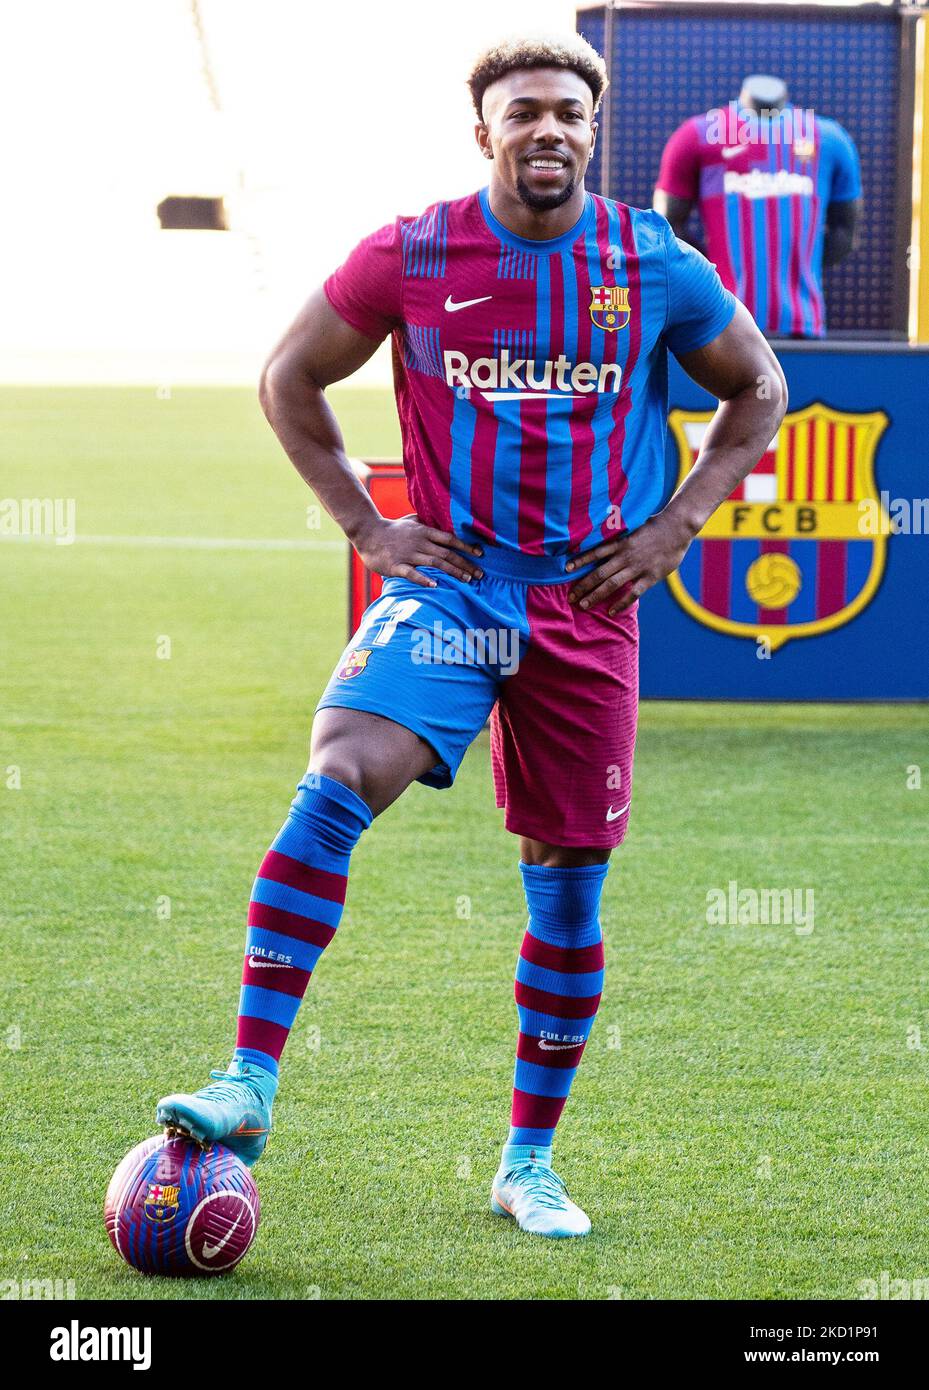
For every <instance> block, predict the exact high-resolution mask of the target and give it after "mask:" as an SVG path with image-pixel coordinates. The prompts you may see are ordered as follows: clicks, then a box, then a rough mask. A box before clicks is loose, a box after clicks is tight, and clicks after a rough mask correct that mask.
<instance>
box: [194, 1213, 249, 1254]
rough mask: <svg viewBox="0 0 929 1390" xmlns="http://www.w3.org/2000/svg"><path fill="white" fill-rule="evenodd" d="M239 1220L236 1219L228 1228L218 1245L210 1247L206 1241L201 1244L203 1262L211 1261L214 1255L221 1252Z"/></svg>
mask: <svg viewBox="0 0 929 1390" xmlns="http://www.w3.org/2000/svg"><path fill="white" fill-rule="evenodd" d="M240 1219H241V1218H240V1217H238V1216H237V1217H236V1219H235V1221H234V1222H233V1223H232V1225H231V1226H230V1227H229V1230H228V1231H227V1232H226V1234H225V1235H224V1236H223V1238H222V1240H221V1241H220V1242H219V1244H218V1245H210V1244H209V1243H208V1242H207V1241H204V1242H203V1258H204V1259H205V1260H212V1258H213V1256H214V1255H218V1254H219V1252H220V1250H222V1248H223V1246H224V1245H225V1244H226V1242H227V1241H228V1240H229V1238H230V1236H232V1235H233V1234H234V1232H235V1228H236V1226H238V1224H239V1221H240Z"/></svg>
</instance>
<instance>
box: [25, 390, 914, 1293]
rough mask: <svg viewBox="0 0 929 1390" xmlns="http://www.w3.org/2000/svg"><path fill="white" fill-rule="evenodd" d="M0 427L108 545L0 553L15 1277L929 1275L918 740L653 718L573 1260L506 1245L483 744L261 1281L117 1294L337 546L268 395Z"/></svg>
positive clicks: (398, 836) (376, 937) (342, 1071)
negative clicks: (742, 904)
mask: <svg viewBox="0 0 929 1390" xmlns="http://www.w3.org/2000/svg"><path fill="white" fill-rule="evenodd" d="M332 395H333V399H334V402H335V404H336V408H337V411H338V414H339V416H340V419H341V420H342V421H343V424H344V427H345V430H346V436H347V442H348V446H349V450H350V452H353V453H356V454H364V453H365V452H369V453H376V454H385V453H391V452H395V451H396V449H397V434H396V425H395V422H394V419H393V415H392V409H391V402H390V399H389V397H388V396H387V395H386V393H376V392H375V393H364V392H349V391H344V392H342V393H338V392H333V393H332ZM0 406H2V417H3V422H2V431H3V438H4V449H5V456H6V457H5V464H4V469H3V483H2V485H0V493H2V494H3V495H4V496H8V497H17V498H18V497H35V496H42V497H73V498H75V500H76V504H77V525H78V532H79V536H83V537H88V538H93V537H96V538H97V539H95V540H94V539H87V540H83V541H82V540H81V539H79V540H78V542H77V543H76V544H75V545H72V546H67V545H63V546H57V545H54V544H50V543H48V542H47V541H37V540H34V541H30V542H15V541H8V542H4V543H2V544H0V591H2V593H3V596H4V599H3V624H2V628H3V639H4V641H3V646H4V657H3V661H2V663H0V704H2V709H3V711H4V720H3V735H2V757H0V798H2V800H0V806H2V817H0V859H2V863H3V879H4V886H3V891H2V900H0V909H2V919H3V943H4V944H3V954H4V962H5V976H6V980H5V988H4V991H3V1013H2V1018H0V1025H2V1026H0V1042H2V1043H4V1044H5V1045H4V1047H3V1049H2V1053H0V1058H2V1074H3V1112H2V1133H3V1140H4V1150H5V1157H4V1161H3V1168H2V1205H3V1211H4V1216H3V1221H2V1223H0V1246H2V1254H0V1280H3V1281H9V1280H14V1281H17V1280H23V1279H61V1280H65V1281H67V1280H73V1281H74V1290H75V1293H76V1295H77V1297H78V1298H90V1297H111V1298H124V1299H134V1298H166V1299H172V1298H175V1299H176V1298H182V1299H191V1298H200V1299H206V1300H209V1299H216V1298H219V1299H226V1298H243V1299H244V1298H256V1297H266V1298H285V1299H304V1298H313V1297H322V1298H365V1297H382V1298H383V1297H397V1298H488V1297H505V1298H511V1297H512V1298H533V1299H535V1298H542V1299H546V1298H578V1297H580V1298H582V1299H604V1298H610V1297H614V1298H616V1297H622V1298H669V1297H684V1298H707V1297H708V1298H716V1297H735V1298H798V1297H811V1298H825V1297H829V1298H855V1297H857V1296H858V1292H859V1281H861V1280H864V1279H868V1278H874V1279H879V1278H880V1275H881V1272H882V1271H884V1270H887V1271H889V1275H890V1277H891V1278H903V1279H916V1278H925V1277H926V1276H929V1233H927V1223H926V1213H927V1206H929V1159H927V1139H926V1136H927V1133H929V1084H927V1083H929V1078H927V1068H929V1061H927V1059H929V993H927V969H926V923H927V920H929V886H927V876H926V857H927V838H929V837H927V798H929V757H927V746H929V740H927V713H926V710H925V709H920V708H914V707H883V708H879V707H851V708H849V707H824V706H817V707H811V706H804V707H798V708H789V707H786V706H783V705H782V706H771V707H763V706H759V707H749V706H741V705H729V706H727V705H699V704H665V705H656V704H650V705H646V706H645V707H644V708H643V711H642V718H641V729H640V741H639V751H638V758H637V780H636V801H635V810H634V816H633V820H632V825H631V831H630V836H629V839H628V842H627V844H626V846H625V847H624V848H623V849H622V850H621V851H620V852H619V853H617V854H616V855H615V856H614V859H613V868H612V872H611V874H610V877H609V879H608V880H607V885H606V889H605V893H604V911H603V921H604V928H605V934H606V942H607V950H606V955H607V974H606V990H605V995H604V1000H603V1005H602V1009H601V1014H600V1017H599V1019H598V1022H597V1024H596V1027H595V1029H594V1033H593V1037H592V1040H591V1043H590V1046H589V1047H588V1049H587V1053H586V1056H585V1058H584V1062H583V1064H582V1066H581V1069H580V1072H579V1074H578V1079H577V1082H576V1085H575V1089H574V1094H573V1095H572V1097H571V1100H570V1102H569V1104H568V1107H567V1110H566V1112H565V1116H564V1119H563V1121H562V1124H561V1126H560V1128H559V1133H558V1142H557V1148H556V1156H557V1160H558V1165H559V1168H560V1170H561V1171H562V1173H563V1174H564V1176H565V1177H566V1179H567V1181H568V1183H569V1186H570V1189H571V1192H572V1195H573V1196H575V1198H576V1199H577V1200H578V1201H580V1202H581V1203H582V1205H583V1206H584V1207H585V1208H586V1209H587V1211H588V1212H589V1213H590V1215H591V1217H592V1220H593V1224H594V1229H593V1234H592V1235H591V1236H590V1237H589V1238H588V1239H587V1240H584V1241H573V1242H552V1243H545V1242H543V1241H540V1240H538V1239H535V1238H533V1237H530V1236H524V1235H522V1234H521V1233H520V1232H518V1231H517V1230H515V1229H514V1227H513V1226H512V1224H511V1223H508V1222H503V1221H501V1220H499V1219H497V1218H495V1217H493V1216H492V1215H491V1213H490V1211H489V1209H488V1187H489V1182H490V1178H491V1176H492V1173H493V1171H494V1168H495V1164H496V1158H497V1149H498V1145H499V1143H500V1141H501V1139H502V1138H503V1137H504V1135H505V1133H506V1128H507V1120H508V1107H509V1093H510V1084H511V1074H512V1060H513V1045H514V1041H515V1034H516V1011H515V1006H514V1003H513V998H512V976H513V967H514V963H515V958H516V954H517V950H518V944H519V940H520V936H521V933H522V929H523V926H524V922H525V912H524V905H523V899H522V890H521V885H520V880H519V875H518V872H517V867H516V865H517V860H518V847H517V842H516V840H515V839H513V838H512V837H511V836H509V835H507V834H506V832H505V831H504V829H503V826H502V815H501V813H500V812H498V811H497V810H496V809H495V807H494V804H493V796H492V791H491V782H490V769H489V759H488V747H487V741H486V735H485V736H482V737H481V738H479V739H478V740H477V742H476V743H475V745H474V746H473V748H472V749H471V751H470V752H469V754H468V757H467V758H466V760H465V763H464V766H463V768H462V771H461V774H460V776H459V779H458V782H457V784H456V786H455V787H454V788H453V789H452V790H451V791H447V792H436V791H432V790H430V789H427V788H425V787H422V786H418V785H417V786H414V787H413V788H411V789H410V791H409V792H407V794H406V795H405V796H404V797H402V798H401V800H400V801H399V802H398V803H397V804H396V805H395V806H393V807H392V808H391V809H390V810H389V811H388V812H387V813H386V814H385V815H384V816H383V817H382V818H381V819H379V820H378V821H377V822H376V823H375V825H374V827H373V828H372V830H371V831H370V832H368V833H367V834H366V835H365V836H364V837H363V839H362V841H361V843H360V845H359V847H358V850H357V851H356V854H355V857H354V859H353V866H352V877H351V882H350V887H349V897H348V905H347V911H346V914H345V918H344V920H343V924H342V926H341V928H340V931H339V933H338V935H337V937H336V940H335V942H334V943H333V945H332V947H331V948H330V949H329V951H328V952H327V953H326V955H325V956H324V958H323V960H322V961H321V963H320V967H319V970H318V973H317V976H316V977H315V978H314V980H313V982H312V984H311V987H310V992H309V995H308V999H307V1003H306V1005H305V1006H304V1008H303V1010H302V1012H301V1014H300V1016H299V1018H298V1021H297V1024H296V1027H295V1029H294V1033H293V1036H292V1038H291V1041H290V1044H289V1047H288V1050H287V1052H286V1053H285V1057H284V1069H283V1084H282V1090H281V1096H280V1100H279V1103H278V1105H277V1108H276V1129H275V1134H274V1136H273V1138H272V1141H271V1143H270V1145H269V1149H268V1152H267V1155H266V1157H265V1158H264V1159H263V1160H262V1162H261V1163H260V1164H259V1165H258V1167H257V1168H256V1170H255V1173H256V1178H257V1181H258V1185H259V1188H260V1191H261V1197H262V1202H263V1216H262V1223H261V1227H260V1230H259V1233H258V1237H257V1240H256V1242H255V1245H254V1246H253V1248H252V1250H251V1252H250V1253H249V1255H248V1256H247V1258H246V1260H245V1262H244V1263H243V1264H242V1265H241V1266H240V1268H239V1269H238V1271H236V1273H235V1274H233V1275H232V1276H230V1277H228V1278H226V1279H222V1280H216V1281H204V1282H187V1281H183V1282H172V1281H158V1280H154V1279H146V1278H143V1277H142V1276H140V1275H138V1274H136V1273H135V1272H133V1271H132V1270H130V1269H129V1268H128V1267H126V1266H124V1265H123V1264H122V1262H121V1261H120V1260H119V1259H118V1258H117V1257H116V1255H115V1253H114V1252H113V1251H112V1249H111V1248H110V1246H109V1243H108V1242H107V1239H106V1235H105V1232H104V1229H103V1222H102V1216H101V1203H102V1198H103V1193H104V1190H105V1187H106V1184H107V1181H108V1179H109V1176H110V1173H111V1171H112V1169H113V1168H114V1167H115V1165H116V1163H117V1161H118V1160H119V1159H120V1158H121V1157H122V1155H123V1153H124V1152H125V1151H126V1150H127V1149H128V1148H129V1147H130V1146H131V1145H133V1144H135V1143H137V1142H138V1141H139V1140H140V1139H142V1138H144V1137H145V1136H146V1135H148V1134H150V1133H153V1132H154V1128H155V1127H154V1123H153V1107H154V1104H155V1100H156V1099H157V1097H158V1096H159V1095H161V1094H162V1093H163V1092H165V1091H168V1090H173V1089H175V1088H184V1087H189V1088H194V1087H196V1086H198V1085H201V1084H202V1083H203V1081H204V1080H205V1078H206V1074H207V1071H208V1069H209V1068H210V1067H211V1066H216V1065H222V1064H224V1063H225V1061H226V1060H227V1059H228V1056H229V1053H230V1048H231V1042H232V1038H233V1027H234V1015H235V1005H236V999H237V995H238V988H239V985H238V979H239V972H240V961H241V952H242V944H243V930H244V928H243V923H244V917H245V906H246V902H247V899H248V895H249V889H250V886H251V882H252V878H253V875H254V872H255V869H256V866H257V864H258V862H259V860H260V857H261V855H262V854H263V852H264V850H265V848H266V847H267V845H268V843H269V841H270V840H271V838H272V837H273V835H274V834H275V833H276V831H277V829H278V827H279V825H280V823H281V821H282V819H283V817H284V814H285V813H286V809H287V805H288V802H289V799H290V797H291V795H292V790H293V787H294V785H295V783H296V782H297V780H298V779H299V777H300V775H301V773H302V771H303V769H304V767H305V762H306V749H307V739H308V733H309V727H310V719H311V714H312V710H313V707H314V704H315V701H316V698H317V697H318V694H319V692H320V691H321V689H322V686H323V684H324V683H325V681H326V679H327V678H328V675H329V673H330V671H331V669H332V666H333V663H334V661H335V658H336V657H337V655H338V654H339V652H340V651H341V648H342V646H343V644H344V640H345V608H346V603H345V573H346V563H345V552H344V547H343V546H341V545H339V544H337V542H338V539H339V537H338V533H337V531H336V530H335V528H334V527H333V526H332V524H331V523H330V522H329V520H328V518H327V517H325V515H324V516H323V524H322V526H321V527H320V528H319V529H317V530H308V529H307V525H306V523H307V512H306V508H307V506H308V505H311V504H312V503H313V498H312V496H311V495H310V494H308V493H307V492H306V490H305V489H304V487H303V485H302V484H301V483H300V481H299V479H298V478H297V477H296V475H295V474H293V473H292V471H291V468H290V465H289V464H288V462H287V460H286V459H285V457H284V456H283V454H282V453H281V451H280V450H279V448H278V446H277V444H276V442H275V441H274V439H273V437H272V435H271V433H270V431H269V430H268V429H267V426H266V425H265V423H264V421H263V419H262V418H261V416H260V412H259V410H258V407H257V403H256V400H255V397H254V393H253V392H248V391H231V390H230V391H221V390H203V391H201V390H182V389H176V390H174V391H173V392H172V393H171V395H170V398H169V399H159V398H158V396H157V395H156V393H155V391H154V390H128V389H125V390H116V389H114V390H109V389H106V390H104V389H99V390H54V391H45V390H39V389H22V390H10V389H8V390H4V391H3V392H2V393H0ZM107 537H110V538H112V537H125V538H131V537H197V538H214V539H219V538H230V537H238V538H284V539H287V538H290V539H293V540H307V539H311V540H316V541H319V542H323V544H322V545H320V546H319V547H318V548H316V549H311V550H306V549H304V550H275V549H233V548H206V547H203V546H200V547H193V546H185V545H178V546H177V547H175V548H166V547H156V546H151V545H139V544H131V543H129V541H128V540H127V541H116V542H114V541H112V540H109V541H106V540H105V539H100V538H107ZM164 637H168V638H170V658H169V659H163V658H162V657H159V655H158V650H159V647H158V643H159V639H161V638H164ZM164 649H165V648H164V644H162V648H161V650H162V651H164ZM913 764H917V765H921V766H922V775H923V778H924V779H925V780H926V781H927V785H926V786H925V787H924V789H923V790H921V791H919V790H910V789H908V788H907V785H906V783H907V771H906V770H907V767H909V766H911V765H913ZM10 769H18V770H19V771H18V775H17V773H16V772H15V771H14V772H11V771H10ZM17 781H19V782H20V783H21V785H19V786H18V787H17V786H16V785H15V784H16V782H17ZM11 783H12V785H11ZM730 880H736V881H737V882H738V883H739V884H740V885H741V886H754V887H759V888H760V887H766V886H776V887H796V888H804V889H805V888H812V889H813V890H814V892H815V926H814V930H813V931H812V932H811V933H809V934H799V933H798V932H797V931H795V930H794V929H793V928H792V927H790V926H741V927H740V926H729V927H724V926H714V925H709V924H708V923H707V921H706V895H707V891H708V890H709V889H711V888H714V887H725V886H726V885H727V883H728V882H729V881H730ZM168 908H170V916H167V915H166V913H167V910H168ZM468 911H470V915H467V913H468Z"/></svg>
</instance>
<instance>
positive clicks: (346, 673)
mask: <svg viewBox="0 0 929 1390" xmlns="http://www.w3.org/2000/svg"><path fill="white" fill-rule="evenodd" d="M371 650H372V649H371V648H370V647H355V648H353V650H352V651H350V652H349V653H348V655H347V656H346V658H345V660H344V661H343V662H342V665H341V666H340V667H339V669H338V671H337V672H336V675H337V676H338V678H339V680H340V681H347V680H350V679H351V677H352V676H359V675H361V672H362V671H363V670H364V668H365V667H366V666H367V664H368V657H369V656H370V655H371Z"/></svg>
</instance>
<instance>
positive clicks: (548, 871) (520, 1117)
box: [503, 863, 609, 1165]
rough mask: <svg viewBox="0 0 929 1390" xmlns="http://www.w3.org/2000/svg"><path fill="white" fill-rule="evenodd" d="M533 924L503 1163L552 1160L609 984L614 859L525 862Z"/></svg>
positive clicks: (522, 969)
mask: <svg viewBox="0 0 929 1390" xmlns="http://www.w3.org/2000/svg"><path fill="white" fill-rule="evenodd" d="M519 868H520V872H521V874H522V876H523V886H524V888H525V890H526V901H527V903H528V905H529V924H528V927H527V930H526V935H525V937H524V938H523V944H522V948H521V949H520V953H519V961H518V962H517V966H516V1008H517V1011H518V1013H519V1041H518V1044H517V1048H516V1073H515V1076H514V1078H513V1111H512V1116H511V1125H510V1134H509V1138H508V1140H507V1143H506V1146H505V1147H504V1150H503V1162H504V1165H505V1164H506V1163H508V1162H515V1161H519V1160H520V1159H523V1158H530V1157H533V1158H535V1159H537V1160H538V1161H539V1162H542V1163H551V1146H552V1138H553V1136H554V1133H555V1126H556V1125H557V1123H558V1119H559V1117H560V1115H561V1112H562V1110H563V1109H564V1105H565V1101H566V1100H567V1099H568V1093H569V1091H570V1090H571V1082H572V1081H573V1080H574V1074H575V1072H576V1071H577V1068H578V1064H579V1062H580V1060H581V1054H582V1053H583V1051H584V1047H585V1045H586V1043H587V1039H588V1037H589V1035H590V1030H591V1028H592V1027H593V1021H594V1018H595V1017H596V1014H597V1008H598V1006H599V1004H600V992H601V990H602V989H603V933H602V932H601V930H600V917H599V909H600V893H601V890H602V888H603V881H604V879H605V878H606V875H607V872H608V870H609V864H590V865H584V866H583V867H581V868H576V869H559V868H547V867H545V866H543V865H541V864H523V863H521V864H520V866H519Z"/></svg>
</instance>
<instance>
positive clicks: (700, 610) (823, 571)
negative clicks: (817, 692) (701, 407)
mask: <svg viewBox="0 0 929 1390" xmlns="http://www.w3.org/2000/svg"><path fill="white" fill-rule="evenodd" d="M711 419H712V415H711V414H710V413H709V412H708V411H703V412H697V411H686V410H672V411H671V414H670V415H669V417H668V423H669V424H670V426H671V432H672V434H673V436H674V438H675V439H676V441H677V445H678V451H679V464H680V468H679V476H678V486H679V485H680V483H681V482H683V480H684V478H685V477H686V476H687V474H688V473H689V472H690V470H691V468H692V467H693V465H694V463H695V461H696V458H697V454H698V453H699V451H700V445H701V443H702V441H703V436H704V434H705V432H706V427H707V425H708V424H709V422H710V420H711ZM887 424H888V420H887V416H886V415H885V414H884V412H883V411H882V410H875V411H872V412H871V413H870V414H853V413H849V412H845V411H839V410H833V409H832V407H831V406H828V405H823V404H822V403H821V402H816V404H814V405H810V406H807V407H806V409H805V410H797V411H793V412H791V413H790V414H788V415H786V416H785V417H784V420H783V423H782V424H781V427H780V429H779V430H778V432H777V434H776V436H775V437H774V439H773V440H772V441H771V443H770V445H769V446H768V450H767V452H766V453H765V454H764V456H763V457H762V458H761V459H760V460H759V462H758V463H757V464H756V466H755V468H754V469H753V470H752V472H751V473H749V475H748V477H747V478H745V479H744V480H743V482H741V483H740V484H739V486H738V487H737V488H736V489H735V491H734V492H733V493H732V494H731V496H729V497H728V498H727V499H726V501H725V502H724V503H723V504H722V506H721V507H720V508H719V509H718V511H716V512H715V513H714V514H713V516H712V517H710V520H709V521H708V522H707V524H706V526H704V528H703V530H702V531H701V532H700V534H699V536H698V537H697V539H696V540H695V541H694V542H693V544H692V545H691V547H690V549H689V550H688V552H687V554H686V555H685V556H684V559H683V562H682V564H681V567H680V569H679V570H678V571H677V572H676V573H675V574H672V575H670V576H669V578H668V587H669V588H670V590H671V593H672V594H673V595H674V597H675V598H676V599H677V601H678V603H679V604H680V605H681V607H682V608H683V609H684V610H685V612H687V613H689V614H690V616H691V617H692V618H696V620H697V621H698V622H700V623H703V624H704V625H705V626H706V627H710V628H713V629H715V631H717V632H724V633H727V634H728V635H729V636H731V637H748V638H752V639H753V640H756V641H757V640H758V639H759V638H764V639H766V641H767V642H768V644H769V646H770V649H771V650H772V651H776V650H777V648H778V647H781V646H783V645H784V643H785V642H789V641H790V639H791V638H794V637H815V636H818V635H819V634H821V633H824V632H830V631H832V630H833V629H834V628H837V627H841V626H842V624H843V623H847V622H849V621H850V620H851V619H852V618H854V617H855V616H856V615H857V614H858V613H860V612H861V611H862V609H863V608H866V607H867V605H868V604H869V603H870V602H871V599H872V598H873V597H874V595H875V593H876V592H877V589H878V585H879V584H880V582H881V577H882V575H883V573H884V564H885V560H886V552H887V537H888V535H890V534H891V533H892V526H891V520H890V517H889V516H888V514H887V513H886V511H885V510H884V508H883V507H882V505H881V502H880V498H879V496H878V492H877V485H876V483H875V479H874V458H875V454H876V452H877V446H878V443H879V442H880V438H881V435H882V434H883V433H884V430H885V429H886V428H887ZM866 511H867V512H869V513H871V514H872V515H874V514H876V515H877V519H878V520H877V524H876V525H872V524H866V523H865V512H866Z"/></svg>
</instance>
